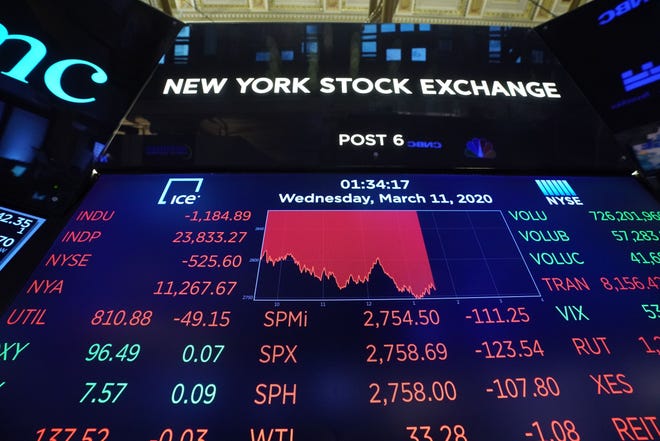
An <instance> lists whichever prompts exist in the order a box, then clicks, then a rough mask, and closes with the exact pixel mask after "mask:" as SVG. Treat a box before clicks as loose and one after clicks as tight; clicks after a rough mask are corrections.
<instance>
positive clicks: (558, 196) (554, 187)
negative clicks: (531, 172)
mask: <svg viewBox="0 0 660 441" xmlns="http://www.w3.org/2000/svg"><path fill="white" fill-rule="evenodd" d="M536 185H538V186H539V188H540V189H541V192H542V193H543V195H544V196H545V200H546V201H548V204H550V205H583V204H582V201H581V200H580V198H579V197H578V196H577V194H576V193H575V191H574V190H573V187H571V186H570V184H569V183H568V182H567V181H565V180H558V179H537V180H536Z"/></svg>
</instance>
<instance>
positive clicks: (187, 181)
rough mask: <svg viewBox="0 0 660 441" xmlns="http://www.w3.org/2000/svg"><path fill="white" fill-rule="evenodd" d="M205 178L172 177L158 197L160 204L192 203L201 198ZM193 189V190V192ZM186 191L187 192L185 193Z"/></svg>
mask: <svg viewBox="0 0 660 441" xmlns="http://www.w3.org/2000/svg"><path fill="white" fill-rule="evenodd" d="M203 182H204V178H170V179H168V180H167V184H165V188H164V189H163V192H162V193H161V194H160V198H159V199H158V205H166V204H169V205H192V204H194V203H195V201H197V199H199V198H200V195H199V194H198V193H199V190H200V189H201V188H202V183H203ZM191 190H192V192H191ZM184 191H185V193H184Z"/></svg>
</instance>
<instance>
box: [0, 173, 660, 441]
mask: <svg viewBox="0 0 660 441" xmlns="http://www.w3.org/2000/svg"><path fill="white" fill-rule="evenodd" d="M659 268H660V206H659V205H658V203H657V201H656V200H654V199H653V198H652V197H651V196H650V194H649V193H647V192H646V191H645V190H644V189H643V188H642V187H641V186H640V185H639V183H638V182H636V181H635V180H634V179H633V178H630V177H578V176H572V177H571V176H569V177H531V176H506V177H504V176H474V175H452V176H449V175H444V176H441V175H401V174H397V175H366V174H365V175H357V174H344V175H340V174H313V175H312V174H288V175H285V174H207V175H205V174H201V175H103V176H101V177H100V178H99V180H98V181H97V182H96V184H95V185H94V186H93V188H92V189H91V191H90V192H89V193H88V195H87V196H86V198H85V199H84V200H83V201H82V203H81V205H80V206H79V208H78V209H77V211H76V212H75V213H74V214H73V216H72V217H71V219H70V221H69V223H68V224H67V225H66V227H65V228H64V229H63V230H62V231H61V233H60V235H59V237H58V238H57V240H56V241H55V242H54V244H53V246H52V248H51V249H50V250H49V251H48V252H47V254H46V255H45V256H44V258H43V260H42V261H41V263H40V264H39V266H38V267H37V268H36V270H35V272H34V273H33V275H32V276H31V277H30V279H29V281H28V283H27V285H26V286H25V287H24V289H23V290H22V291H21V292H20V293H19V295H18V297H17V298H16V300H15V302H14V303H13V304H12V305H11V306H10V307H9V308H8V309H7V310H6V311H4V314H3V315H2V318H1V322H0V327H1V331H0V335H2V341H1V345H2V346H0V348H1V349H2V352H1V353H0V439H2V440H3V441H27V440H34V441H116V440H122V441H219V440H246V441H294V440H392V441H394V440H396V441H408V440H410V441H441V440H443V441H468V440H469V441H480V440H507V441H579V440H598V441H605V440H612V441H616V440H621V441H628V440H640V441H641V440H658V439H660V422H659V421H658V417H659V415H660V414H659V413H658V412H659V410H660V333H659V331H660V326H659V324H660V272H659V271H658V269H659Z"/></svg>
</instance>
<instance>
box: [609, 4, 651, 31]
mask: <svg viewBox="0 0 660 441" xmlns="http://www.w3.org/2000/svg"><path fill="white" fill-rule="evenodd" d="M648 2H649V0H625V1H623V2H621V3H619V4H618V5H616V7H615V8H614V9H610V10H607V11H605V12H603V13H602V14H600V15H599V16H598V24H599V25H601V26H603V25H606V24H608V23H609V22H611V21H612V20H614V19H615V18H617V17H621V16H622V15H624V14H627V13H628V12H630V11H632V10H633V9H635V8H637V7H638V6H640V5H641V4H642V3H648Z"/></svg>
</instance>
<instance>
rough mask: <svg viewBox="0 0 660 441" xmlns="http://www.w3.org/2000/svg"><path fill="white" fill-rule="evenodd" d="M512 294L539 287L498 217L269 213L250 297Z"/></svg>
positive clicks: (531, 293)
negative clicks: (492, 244) (511, 276)
mask: <svg viewBox="0 0 660 441" xmlns="http://www.w3.org/2000/svg"><path fill="white" fill-rule="evenodd" d="M484 240H485V241H487V242H488V243H492V242H494V243H495V244H497V246H495V247H492V246H489V245H486V246H483V245H482V242H483V241H484ZM502 243H505V244H506V245H507V246H502ZM491 249H492V250H493V251H494V250H497V251H496V252H495V253H493V252H491V251H490V250H491ZM511 271H514V273H517V274H518V275H519V276H520V277H519V278H522V283H521V281H520V280H518V279H517V280H516V282H514V283H511V280H510V277H509V276H510V274H511ZM500 272H502V273H506V274H507V277H506V278H502V277H498V274H499V273H500ZM510 296H538V290H537V289H536V287H535V286H534V284H533V282H532V281H531V278H530V275H529V272H528V270H527V267H526V266H525V264H524V262H523V260H522V258H521V256H520V252H519V250H518V249H517V247H516V246H515V243H514V241H513V240H512V238H511V234H510V231H509V230H508V228H507V226H506V224H505V222H504V219H503V218H502V216H501V214H500V213H499V212H482V213H480V212H417V211H360V210H356V211H269V212H268V217H267V220H266V225H265V228H264V238H263V245H262V249H261V254H260V264H259V271H258V278H257V284H256V289H255V296H254V298H255V300H324V301H327V300H329V301H334V300H337V301H340V300H378V299H393V298H397V299H413V300H414V299H429V298H474V297H510Z"/></svg>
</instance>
